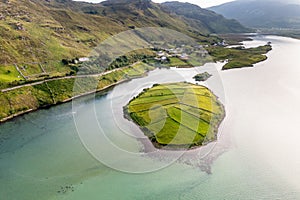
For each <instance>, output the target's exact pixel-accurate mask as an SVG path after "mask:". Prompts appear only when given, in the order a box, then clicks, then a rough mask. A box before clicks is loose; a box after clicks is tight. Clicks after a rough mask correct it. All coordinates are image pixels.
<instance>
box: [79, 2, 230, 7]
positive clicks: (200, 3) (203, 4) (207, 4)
mask: <svg viewBox="0 0 300 200" xmlns="http://www.w3.org/2000/svg"><path fill="white" fill-rule="evenodd" d="M76 1H87V2H92V3H99V2H101V1H103V0H76ZM152 1H153V2H156V3H162V2H165V1H166V0H152ZM169 1H172V0H169ZM177 1H181V2H189V3H193V4H197V5H199V6H201V7H202V8H207V7H211V6H215V5H219V4H223V3H226V2H230V1H233V0H177Z"/></svg>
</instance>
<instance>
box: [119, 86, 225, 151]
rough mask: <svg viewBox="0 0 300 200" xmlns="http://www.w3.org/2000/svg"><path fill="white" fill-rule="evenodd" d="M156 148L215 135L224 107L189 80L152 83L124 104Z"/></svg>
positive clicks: (191, 145)
mask: <svg viewBox="0 0 300 200" xmlns="http://www.w3.org/2000/svg"><path fill="white" fill-rule="evenodd" d="M124 115H125V117H126V118H127V119H128V120H132V121H133V122H134V123H135V124H137V125H138V126H139V127H140V128H141V130H142V131H143V132H144V134H145V135H146V136H147V137H148V138H149V139H150V140H151V142H152V143H153V145H154V146H155V147H156V148H159V149H160V148H164V149H168V150H178V149H191V148H195V147H199V146H202V145H205V144H207V143H209V142H211V141H214V140H216V139H217V133H218V128H219V125H220V123H221V122H222V121H223V119H224V117H225V109H224V106H223V105H222V104H221V102H220V101H219V100H218V97H217V96H215V95H214V94H213V93H212V92H211V91H210V90H209V89H208V88H206V87H204V86H200V85H195V84H191V83H186V82H181V83H168V84H155V85H153V87H152V88H148V89H144V91H143V92H142V93H140V94H139V95H138V96H137V97H134V98H133V99H132V100H131V101H130V102H129V104H128V105H127V106H125V107H124Z"/></svg>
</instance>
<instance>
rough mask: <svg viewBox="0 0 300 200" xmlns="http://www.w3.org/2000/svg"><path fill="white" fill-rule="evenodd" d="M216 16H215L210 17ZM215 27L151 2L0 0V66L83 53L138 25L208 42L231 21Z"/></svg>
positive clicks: (127, 0) (218, 17) (68, 56)
mask: <svg viewBox="0 0 300 200" xmlns="http://www.w3.org/2000/svg"><path fill="white" fill-rule="evenodd" d="M209 13H210V12H209ZM213 18H214V16H211V17H210V18H209V19H211V20H212V21H213ZM219 19H221V17H220V16H217V15H216V19H215V21H218V20H219ZM224 23H225V22H224ZM232 24H233V26H235V25H236V23H235V22H233V21H232ZM214 26H215V25H213V24H207V23H206V22H202V21H201V19H197V20H196V19H193V18H186V17H182V16H178V15H176V14H175V13H174V12H172V13H171V12H170V11H169V10H168V9H166V8H165V7H164V6H162V5H160V4H156V3H153V2H151V1H150V0H108V1H105V2H102V3H100V4H91V3H85V2H74V1H71V0H0V36H1V40H0V52H1V57H0V65H12V64H14V63H16V64H22V63H32V62H37V63H40V62H45V61H47V62H50V61H54V62H58V61H61V60H62V59H72V58H75V57H83V56H87V55H88V54H89V52H90V51H91V49H93V48H94V47H95V46H97V45H98V44H99V43H101V42H102V41H103V40H105V39H106V38H108V37H110V36H112V35H115V34H117V33H120V32H122V31H125V30H129V29H133V28H137V27H165V28H170V29H174V30H177V31H180V32H182V33H184V34H187V35H189V36H191V37H193V38H196V39H198V40H200V41H207V42H213V41H214V38H209V37H207V35H208V34H209V33H211V32H218V31H219V32H224V31H225V32H226V31H229V30H228V29H226V27H227V26H229V27H230V26H231V24H230V23H227V21H226V24H223V22H221V23H220V24H219V25H218V26H220V27H222V28H220V29H217V28H215V27H214ZM230 32H231V30H230ZM55 69H57V68H55Z"/></svg>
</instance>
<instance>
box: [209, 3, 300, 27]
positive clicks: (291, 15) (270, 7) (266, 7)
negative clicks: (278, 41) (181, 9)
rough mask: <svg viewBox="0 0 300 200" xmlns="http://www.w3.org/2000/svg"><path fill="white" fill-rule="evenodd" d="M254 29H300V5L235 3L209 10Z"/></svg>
mask: <svg viewBox="0 0 300 200" xmlns="http://www.w3.org/2000/svg"><path fill="white" fill-rule="evenodd" d="M209 9H210V10H212V11H215V12H217V13H219V14H222V15H224V16H225V17H227V18H230V19H236V20H238V21H239V22H241V23H242V24H243V25H245V26H249V27H253V28H289V29H300V5H298V4H293V3H287V2H284V1H275V0H269V1H261V0H244V1H241V0H240V1H233V2H229V3H225V4H222V5H220V6H215V7H211V8H209Z"/></svg>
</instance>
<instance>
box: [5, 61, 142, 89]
mask: <svg viewBox="0 0 300 200" xmlns="http://www.w3.org/2000/svg"><path fill="white" fill-rule="evenodd" d="M138 63H140V62H136V63H133V64H132V65H129V66H127V67H122V68H118V69H113V70H110V71H105V72H101V73H98V74H87V75H76V76H65V77H58V78H52V79H47V80H42V81H37V82H33V83H27V84H24V85H18V86H14V87H11V88H5V89H2V90H1V92H3V93H5V92H8V91H12V90H16V89H20V88H23V87H28V86H34V85H40V84H43V83H47V82H50V81H56V80H65V79H73V78H89V77H99V76H104V75H107V74H110V73H112V72H115V71H119V70H123V69H126V68H129V67H131V66H134V65H136V64H138Z"/></svg>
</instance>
